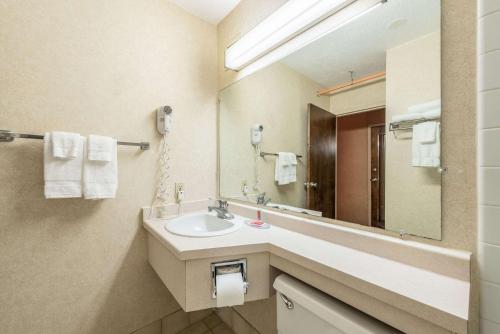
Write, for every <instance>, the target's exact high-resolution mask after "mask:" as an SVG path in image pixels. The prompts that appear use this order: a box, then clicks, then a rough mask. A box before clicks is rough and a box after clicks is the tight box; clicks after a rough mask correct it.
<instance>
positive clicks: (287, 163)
mask: <svg viewBox="0 0 500 334" xmlns="http://www.w3.org/2000/svg"><path fill="white" fill-rule="evenodd" d="M274 180H275V181H276V182H278V185H280V186H281V185H286V184H289V183H291V182H295V181H297V157H296V156H295V154H294V153H289V152H278V158H277V159H276V165H275V168H274Z"/></svg>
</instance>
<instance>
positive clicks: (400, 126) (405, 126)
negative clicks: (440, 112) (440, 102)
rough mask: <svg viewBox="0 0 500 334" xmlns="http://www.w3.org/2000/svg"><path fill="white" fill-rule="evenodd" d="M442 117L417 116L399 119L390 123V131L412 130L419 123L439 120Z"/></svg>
mask: <svg viewBox="0 0 500 334" xmlns="http://www.w3.org/2000/svg"><path fill="white" fill-rule="evenodd" d="M439 119H440V117H436V118H417V119H412V120H408V121H399V122H391V123H390V124H389V131H391V132H393V131H399V130H411V129H413V126H414V125H415V124H418V123H423V122H429V121H437V120H439Z"/></svg>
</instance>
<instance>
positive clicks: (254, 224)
mask: <svg viewBox="0 0 500 334" xmlns="http://www.w3.org/2000/svg"><path fill="white" fill-rule="evenodd" d="M246 224H247V225H248V226H251V227H255V228H270V227H271V225H269V224H268V223H264V222H263V221H262V220H261V219H260V210H259V211H257V219H255V220H250V221H247V222H246Z"/></svg>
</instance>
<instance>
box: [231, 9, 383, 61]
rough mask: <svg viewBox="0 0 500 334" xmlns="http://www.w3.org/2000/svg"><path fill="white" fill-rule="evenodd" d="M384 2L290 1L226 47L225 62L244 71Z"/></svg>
mask: <svg viewBox="0 0 500 334" xmlns="http://www.w3.org/2000/svg"><path fill="white" fill-rule="evenodd" d="M383 2H386V0H308V1H303V0H289V1H288V2H286V3H285V4H284V5H283V6H282V7H280V8H279V9H278V10H277V11H275V12H274V13H272V14H271V15H270V16H269V17H268V18H266V19H265V20H264V21H262V22H261V23H260V24H259V25H257V26H256V27H255V28H254V29H252V30H251V31H250V32H248V33H247V34H246V35H244V36H243V37H242V38H241V39H240V40H238V41H237V42H236V43H234V44H233V45H231V46H230V47H229V48H227V49H226V55H225V56H226V57H225V65H226V67H227V68H229V69H232V70H240V69H242V68H244V67H245V66H247V65H249V64H251V63H253V62H255V61H256V60H258V59H262V57H263V56H264V55H268V54H269V53H271V52H272V53H274V54H276V53H275V52H274V51H276V49H277V48H281V47H282V46H285V45H287V46H288V48H287V51H286V52H284V53H283V55H282V56H280V58H283V57H285V56H287V55H288V54H290V53H292V52H293V51H296V50H298V49H300V48H301V47H303V46H305V45H307V44H309V43H311V42H312V41H314V40H316V39H318V38H320V37H322V36H324V35H325V34H327V33H329V32H332V31H333V30H335V29H338V28H340V27H341V26H343V25H345V24H346V23H348V22H350V21H351V20H353V19H355V18H357V17H359V16H361V15H363V14H364V13H365V12H367V11H368V10H370V9H372V8H374V7H375V6H376V5H378V4H380V3H383ZM285 49H286V48H285ZM285 53H286V54H285ZM275 56H276V55H275ZM275 56H274V57H275ZM280 58H279V59H280Z"/></svg>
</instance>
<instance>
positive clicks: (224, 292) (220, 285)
mask: <svg viewBox="0 0 500 334" xmlns="http://www.w3.org/2000/svg"><path fill="white" fill-rule="evenodd" d="M215 281H216V283H217V307H223V306H233V305H242V304H243V303H244V301H245V291H244V284H243V277H242V275H241V273H232V274H225V275H217V276H216V277H215Z"/></svg>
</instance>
